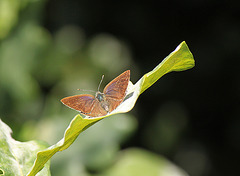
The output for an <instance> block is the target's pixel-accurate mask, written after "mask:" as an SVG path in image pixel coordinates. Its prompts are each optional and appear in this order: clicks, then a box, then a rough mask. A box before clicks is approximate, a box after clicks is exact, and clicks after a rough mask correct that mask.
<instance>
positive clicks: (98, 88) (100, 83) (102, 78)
mask: <svg viewBox="0 0 240 176" xmlns="http://www.w3.org/2000/svg"><path fill="white" fill-rule="evenodd" d="M103 78H104V75H102V79H101V81H100V83H99V85H98V91H99V88H100V85H101V83H102V81H103Z"/></svg>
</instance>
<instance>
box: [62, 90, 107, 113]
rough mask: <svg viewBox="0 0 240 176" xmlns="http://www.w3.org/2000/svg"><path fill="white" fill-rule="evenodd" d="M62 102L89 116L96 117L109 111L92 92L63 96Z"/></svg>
mask: <svg viewBox="0 0 240 176" xmlns="http://www.w3.org/2000/svg"><path fill="white" fill-rule="evenodd" d="M61 102H62V103H63V104H65V105H66V106H68V107H70V108H72V109H75V110H77V111H79V112H81V113H83V114H86V115H88V116H92V117H96V116H101V115H106V114H107V112H106V111H105V110H104V109H103V108H102V107H101V106H99V103H98V101H97V100H96V98H95V97H94V96H93V95H90V94H82V95H75V96H70V97H66V98H63V99H62V100H61Z"/></svg>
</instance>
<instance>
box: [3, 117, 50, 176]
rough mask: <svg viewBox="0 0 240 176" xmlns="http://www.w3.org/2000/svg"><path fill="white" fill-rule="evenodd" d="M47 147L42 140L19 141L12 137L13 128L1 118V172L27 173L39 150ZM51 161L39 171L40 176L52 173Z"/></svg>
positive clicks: (17, 175)
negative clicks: (50, 168)
mask: <svg viewBox="0 0 240 176" xmlns="http://www.w3.org/2000/svg"><path fill="white" fill-rule="evenodd" d="M46 147H47V144H46V143H43V142H40V141H29V142H19V141H16V140H14V139H13V138H12V137H11V129H10V128H9V127H8V126H7V125H6V124H5V123H3V122H2V121H1V120H0V174H1V173H2V174H3V173H5V175H7V176H23V175H26V174H27V173H28V172H29V170H30V168H31V166H32V164H33V162H34V160H35V158H36V155H37V152H38V151H40V150H43V149H44V148H46ZM49 166H50V162H47V164H46V165H45V166H44V167H43V169H42V170H41V171H40V172H39V174H38V175H39V176H41V175H42V176H47V175H50V170H49Z"/></svg>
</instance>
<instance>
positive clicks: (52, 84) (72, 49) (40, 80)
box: [0, 0, 186, 176]
mask: <svg viewBox="0 0 240 176" xmlns="http://www.w3.org/2000/svg"><path fill="white" fill-rule="evenodd" d="M44 5H45V1H44V0H22V1H19V0H0V40H1V41H0V42H1V43H0V118H1V119H3V121H5V122H6V123H7V124H8V125H9V126H10V127H11V128H12V129H13V136H14V137H15V138H16V139H18V140H20V141H26V140H32V139H41V140H44V141H47V142H48V143H49V144H53V143H55V142H56V141H58V140H59V139H61V137H62V135H63V133H64V130H65V128H66V127H67V125H68V123H69V121H70V120H71V119H69V118H71V117H73V116H74V115H75V114H76V112H74V111H72V110H70V109H68V108H66V107H64V106H63V105H62V104H61V103H60V101H59V100H60V99H61V98H63V97H65V96H69V95H74V94H79V93H81V92H79V91H77V89H78V88H82V89H89V90H96V89H97V85H98V83H99V80H100V78H101V75H102V74H105V80H104V83H105V85H106V83H107V82H108V81H110V80H111V79H112V78H114V77H115V76H117V75H118V74H119V73H121V72H122V71H123V70H126V69H127V68H129V66H130V67H133V66H132V65H134V67H133V70H134V72H135V73H137V68H136V66H135V64H134V63H133V61H132V59H131V52H130V50H129V49H128V47H127V45H126V44H125V43H124V42H122V41H120V40H118V39H117V38H115V37H114V36H112V35H109V34H98V35H95V36H93V37H92V38H87V37H86V36H85V34H84V31H83V30H82V29H81V28H79V27H76V26H64V27H62V28H61V29H60V30H58V31H56V32H55V33H53V34H51V33H49V32H48V31H47V30H46V29H45V28H44V27H43V26H42V25H41V19H42V18H43V11H42V8H43V7H44ZM135 76H136V74H135ZM104 83H103V85H104ZM180 108H181V107H180ZM179 111H180V112H182V111H181V110H179ZM184 115H185V114H184V113H183V116H184ZM182 118H183V119H186V117H182ZM159 123H161V122H158V123H156V125H157V124H159ZM175 125H176V126H178V124H175ZM169 126H174V124H171V123H170V124H169ZM156 128H157V127H156ZM182 128H184V124H181V125H180V127H178V128H177V129H176V131H175V132H173V134H169V136H170V137H171V138H170V139H172V140H173V138H174V137H176V138H177V132H179V131H181V130H182ZM136 129H137V121H136V119H135V117H134V116H132V115H130V114H125V115H116V118H109V119H106V120H104V121H102V122H100V123H98V124H96V125H95V126H94V128H90V129H88V130H87V131H86V132H85V133H83V134H82V135H80V136H79V138H80V139H79V140H77V141H76V143H75V144H74V145H72V146H71V148H69V149H68V150H67V151H65V152H63V153H61V155H56V156H55V157H54V158H53V160H52V167H51V168H52V173H53V175H58V176H61V175H91V174H89V173H91V172H94V173H105V172H106V173H107V174H108V175H113V174H111V173H114V175H117V173H122V169H124V170H125V167H128V166H127V165H122V163H123V164H124V163H125V164H126V163H127V162H126V161H129V162H130V163H133V164H134V167H132V168H129V167H128V169H130V170H131V171H129V175H131V173H133V174H135V173H137V172H138V169H139V168H141V167H142V166H143V165H144V166H146V167H144V168H147V169H149V170H150V171H152V172H154V173H156V172H155V170H154V169H153V170H152V168H153V167H155V166H156V167H157V168H158V167H159V168H161V167H166V168H167V167H170V168H171V167H172V164H170V163H169V162H166V163H164V164H163V165H161V160H162V157H161V156H158V155H155V154H150V156H149V154H146V153H148V152H145V151H141V150H137V152H136V151H135V150H129V151H128V152H123V153H125V154H124V155H123V156H122V157H120V158H118V156H121V155H122V151H120V152H119V150H120V145H121V144H122V143H123V142H124V141H126V140H128V139H129V137H130V136H131V135H132V134H133V133H134V131H135V130H136ZM166 129H168V128H167V127H166ZM166 129H164V127H161V128H160V130H162V131H164V130H166ZM149 133H151V132H149ZM151 134H153V133H151ZM146 138H147V137H146ZM160 138H164V137H160ZM170 139H169V138H167V137H166V140H170ZM172 143H173V142H171V141H170V142H168V143H167V144H168V145H171V144H172ZM150 144H151V143H150ZM167 144H166V145H167ZM151 145H154V146H156V145H159V144H151ZM126 153H127V154H126ZM128 155H129V157H128ZM152 157H153V158H154V159H152ZM139 158H141V159H139ZM152 161H156V162H157V164H156V163H155V166H154V165H152ZM144 162H147V164H146V163H144ZM114 163H115V164H114ZM0 167H1V163H0ZM128 169H126V170H125V171H126V172H127V171H128ZM159 170H161V169H159ZM173 170H174V169H173ZM177 173H178V172H177ZM133 174H132V175H133ZM93 175H95V174H93ZM176 175H177V174H176ZM179 175H180V172H179ZM183 175H184V174H183Z"/></svg>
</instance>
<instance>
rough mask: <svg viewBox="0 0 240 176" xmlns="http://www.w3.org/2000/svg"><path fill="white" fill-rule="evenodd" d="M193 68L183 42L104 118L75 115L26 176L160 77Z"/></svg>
mask: <svg viewBox="0 0 240 176" xmlns="http://www.w3.org/2000/svg"><path fill="white" fill-rule="evenodd" d="M193 66H194V59H193V56H192V54H191V52H190V50H189V49H188V47H187V44H186V43H185V42H182V43H181V44H180V45H179V46H178V47H177V48H176V49H175V50H174V51H173V52H172V53H171V54H170V55H169V56H167V57H166V58H165V59H164V60H163V61H162V62H161V63H160V64H159V65H158V66H157V67H156V68H155V69H154V70H152V71H151V72H149V73H147V74H145V75H144V76H143V77H142V78H141V79H140V80H139V81H138V82H137V83H136V84H135V85H133V84H132V83H131V82H129V86H128V89H127V95H126V98H125V100H124V101H123V103H122V104H121V105H119V106H118V108H117V109H115V110H114V111H112V112H111V113H109V114H108V115H106V116H103V117H97V118H88V117H87V116H84V115H80V114H79V115H77V116H75V118H74V119H73V120H72V121H71V123H70V125H69V127H68V128H67V130H66V131H65V134H64V137H63V138H62V139H61V140H60V141H59V142H58V143H57V144H55V145H53V146H51V147H49V148H48V149H46V150H44V151H41V152H38V154H37V159H36V160H35V163H34V165H33V168H32V170H31V171H30V172H29V173H28V176H34V175H36V174H37V173H38V171H39V170H41V169H42V168H43V167H44V164H45V163H46V162H47V161H48V160H49V159H50V158H51V157H52V156H53V155H54V154H55V153H56V152H58V151H62V150H65V149H67V148H68V147H69V146H70V145H71V144H72V143H73V142H74V141H75V140H76V138H77V137H78V135H79V134H80V133H81V132H83V131H84V130H86V129H87V128H89V127H90V126H92V125H93V124H95V123H96V122H98V121H100V120H101V119H103V118H105V117H108V116H111V115H114V114H118V113H125V112H128V111H130V110H131V109H132V108H133V107H134V105H135V103H136V101H137V99H138V97H139V95H140V94H141V93H143V92H144V91H145V90H146V89H147V88H149V87H150V86H151V85H152V84H154V83H155V82H156V81H157V80H158V79H159V78H160V77H162V76H163V75H164V74H166V73H169V72H171V71H183V70H186V69H189V68H192V67H193Z"/></svg>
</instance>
